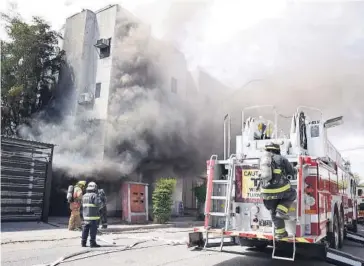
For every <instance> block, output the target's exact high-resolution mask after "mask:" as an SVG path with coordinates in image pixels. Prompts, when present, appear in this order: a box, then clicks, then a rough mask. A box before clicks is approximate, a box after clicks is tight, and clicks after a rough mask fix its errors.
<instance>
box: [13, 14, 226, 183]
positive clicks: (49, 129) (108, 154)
mask: <svg viewBox="0 0 364 266" xmlns="http://www.w3.org/2000/svg"><path fill="white" fill-rule="evenodd" d="M173 50H174V48H173V47H171V46H170V45H169V44H168V43H165V42H161V41H158V40H155V39H153V38H151V37H150V34H149V30H148V27H146V26H145V25H143V24H141V23H139V22H137V21H135V20H133V18H132V17H131V16H130V17H128V16H125V13H124V12H123V13H121V15H120V17H118V19H117V23H116V30H115V37H114V40H113V55H112V56H113V63H112V64H113V65H112V69H113V70H112V73H111V90H110V97H109V104H108V110H107V119H106V120H105V121H101V122H95V121H94V122H91V121H89V122H85V121H82V120H85V118H87V117H89V115H91V116H92V115H93V114H95V113H94V112H95V111H93V110H87V109H82V107H81V106H79V107H78V108H79V111H80V114H79V115H78V116H77V118H76V117H73V116H67V117H66V118H64V119H63V121H62V122H61V123H57V124H54V123H49V122H45V121H44V120H39V118H38V117H37V118H36V119H34V121H33V129H36V131H37V133H38V134H33V132H34V131H33V132H32V130H30V129H29V128H28V127H25V126H24V127H22V128H21V130H20V132H21V134H22V135H23V136H26V137H27V138H29V137H32V138H35V139H38V140H41V141H44V142H50V143H54V144H56V145H57V146H56V148H55V157H54V165H55V167H56V168H57V167H58V168H61V169H63V170H66V171H68V172H69V174H70V176H77V175H91V176H94V177H96V178H102V179H113V178H120V177H123V176H129V177H130V175H132V174H133V173H134V172H135V171H143V170H144V169H143V166H144V165H148V166H150V165H157V168H158V171H159V172H160V171H161V169H160V168H162V169H163V168H165V169H168V171H169V172H170V170H169V168H170V167H171V166H172V168H173V167H174V168H175V169H174V170H172V172H173V171H174V172H176V173H177V172H179V173H187V172H189V173H192V174H195V175H197V174H200V173H201V172H203V169H204V168H205V163H204V160H205V159H206V158H207V157H208V156H209V154H210V153H212V152H213V150H214V149H215V150H216V149H217V151H218V150H219V148H220V149H221V146H222V145H221V137H220V135H219V134H215V132H217V131H218V130H219V128H220V127H221V126H220V120H219V119H211V118H210V117H209V116H208V114H210V115H211V114H215V116H216V117H218V112H216V111H215V110H214V107H213V106H212V105H207V104H204V102H203V101H202V100H204V98H201V101H200V99H199V95H197V94H196V90H194V89H193V88H190V86H192V85H193V84H191V83H188V82H186V83H185V84H184V85H183V83H182V85H181V86H180V87H179V89H180V90H181V91H182V92H183V90H186V94H188V95H184V94H183V93H179V95H178V96H177V95H175V94H173V93H170V92H169V90H170V84H169V82H170V80H169V78H170V77H169V76H168V75H166V73H167V72H168V70H169V68H171V67H175V64H176V63H175V62H174V60H175V59H176V58H175V57H173V56H171V55H173V54H178V51H173ZM170 51H172V53H170ZM179 63H180V62H179ZM166 78H167V79H168V80H166ZM187 78H188V76H186V77H185V79H186V80H187ZM166 82H167V88H168V91H167V90H166V89H165V87H166V86H165V85H166ZM183 86H185V88H184V87H183ZM186 97H187V98H186ZM72 100H73V102H74V101H75V99H72ZM71 105H72V104H68V105H67V107H69V106H71ZM65 107H66V106H64V107H63V108H65ZM200 111H203V113H201V115H198V116H196V114H199V113H200ZM206 129H208V130H206Z"/></svg>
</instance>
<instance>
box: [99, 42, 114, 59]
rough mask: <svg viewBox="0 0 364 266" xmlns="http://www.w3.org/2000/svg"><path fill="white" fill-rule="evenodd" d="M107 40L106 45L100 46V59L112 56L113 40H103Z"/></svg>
mask: <svg viewBox="0 0 364 266" xmlns="http://www.w3.org/2000/svg"><path fill="white" fill-rule="evenodd" d="M104 40H105V41H106V40H107V42H106V43H103V45H101V44H100V46H99V47H100V59H103V58H106V57H109V56H110V51H111V48H110V47H111V38H109V39H102V41H103V42H105V41H104Z"/></svg>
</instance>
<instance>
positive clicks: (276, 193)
mask: <svg viewBox="0 0 364 266" xmlns="http://www.w3.org/2000/svg"><path fill="white" fill-rule="evenodd" d="M272 164H273V166H274V168H273V178H272V180H270V181H269V182H268V183H267V184H265V185H264V186H262V188H261V189H260V193H261V196H262V198H263V199H266V200H269V199H277V198H278V199H279V198H281V196H283V193H284V192H286V191H288V190H290V189H291V185H290V182H289V180H288V178H287V176H288V175H290V176H293V175H294V174H295V169H294V168H293V166H292V164H291V163H290V162H289V161H288V160H287V159H286V158H285V157H283V156H281V155H277V154H274V155H273V157H272Z"/></svg>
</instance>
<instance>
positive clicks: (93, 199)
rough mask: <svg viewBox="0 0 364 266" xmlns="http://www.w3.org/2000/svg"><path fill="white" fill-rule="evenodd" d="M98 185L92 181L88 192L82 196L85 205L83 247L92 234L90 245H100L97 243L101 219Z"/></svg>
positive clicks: (83, 205) (93, 246)
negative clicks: (98, 226)
mask: <svg viewBox="0 0 364 266" xmlns="http://www.w3.org/2000/svg"><path fill="white" fill-rule="evenodd" d="M97 192H98V191H97V185H96V183H95V182H90V183H89V184H88V186H87V188H86V194H85V195H84V196H83V198H82V207H83V228H82V240H81V245H82V247H86V243H87V238H88V236H89V235H90V247H92V248H96V247H100V246H99V245H98V244H97V243H96V234H97V225H98V223H99V220H100V212H99V210H100V199H99V196H98V194H97Z"/></svg>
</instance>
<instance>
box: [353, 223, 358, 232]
mask: <svg viewBox="0 0 364 266" xmlns="http://www.w3.org/2000/svg"><path fill="white" fill-rule="evenodd" d="M352 231H353V233H357V232H358V220H353V227H352Z"/></svg>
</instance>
